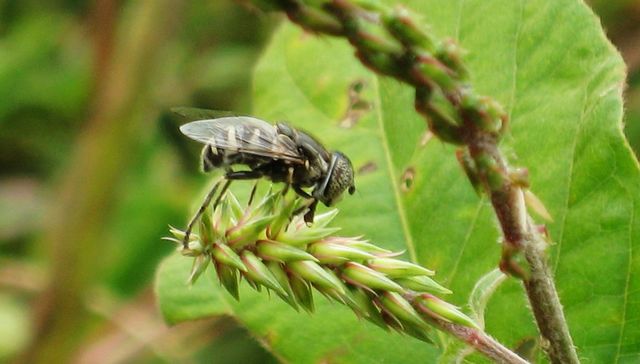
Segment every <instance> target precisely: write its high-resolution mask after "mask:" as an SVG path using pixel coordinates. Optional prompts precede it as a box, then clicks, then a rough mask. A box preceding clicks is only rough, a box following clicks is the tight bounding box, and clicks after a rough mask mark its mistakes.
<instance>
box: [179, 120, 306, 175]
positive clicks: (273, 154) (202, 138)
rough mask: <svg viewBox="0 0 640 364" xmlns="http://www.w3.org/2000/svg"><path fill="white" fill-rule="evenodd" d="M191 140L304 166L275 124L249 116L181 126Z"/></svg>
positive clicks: (292, 145)
mask: <svg viewBox="0 0 640 364" xmlns="http://www.w3.org/2000/svg"><path fill="white" fill-rule="evenodd" d="M180 131H181V132H182V133H183V134H184V135H186V136H188V137H189V138H191V139H193V140H196V141H198V142H200V143H203V144H209V145H211V146H214V147H216V148H220V149H225V150H229V151H235V152H240V153H248V154H253V155H259V156H264V157H270V158H276V159H284V160H288V161H291V162H294V163H300V164H303V163H304V159H303V157H302V155H301V154H300V153H299V152H298V148H297V146H296V145H295V143H294V142H293V141H292V140H291V139H289V138H287V137H284V136H282V135H279V134H278V133H277V132H276V129H275V128H274V126H273V125H271V124H269V123H267V122H265V121H262V120H260V119H256V118H252V117H249V116H233V117H224V118H218V119H208V120H198V121H193V122H190V123H188V124H184V125H182V126H181V127H180Z"/></svg>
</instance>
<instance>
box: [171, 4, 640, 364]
mask: <svg viewBox="0 0 640 364" xmlns="http://www.w3.org/2000/svg"><path fill="white" fill-rule="evenodd" d="M406 5H407V6H408V7H409V8H411V9H413V10H415V11H417V12H419V13H420V14H422V17H423V18H422V20H423V21H425V22H426V23H427V24H430V25H431V26H432V28H433V30H434V31H435V32H436V33H437V34H439V35H441V36H442V35H449V36H452V37H453V38H456V39H458V40H459V42H460V43H461V45H462V46H463V47H464V48H465V49H467V50H468V52H469V53H468V56H467V57H466V61H467V62H468V63H467V64H468V67H469V70H470V73H471V79H472V82H473V85H474V87H475V88H476V89H477V90H478V91H479V92H480V93H482V94H487V95H491V96H494V97H496V98H497V99H498V100H499V101H500V102H501V103H502V104H503V105H505V108H506V109H507V110H508V112H509V114H510V116H511V133H510V136H509V137H508V138H507V140H506V141H505V143H504V146H505V147H506V148H508V149H509V150H511V151H513V153H512V154H513V156H512V157H513V158H515V156H516V155H517V158H518V159H517V163H518V164H519V165H524V166H527V167H528V168H529V170H530V173H531V179H532V182H533V190H534V191H535V192H536V194H538V196H540V197H541V198H542V200H543V201H545V204H546V206H547V207H548V209H549V211H550V212H551V214H552V215H553V217H554V219H555V222H553V223H550V224H549V226H548V227H549V230H550V234H551V237H552V238H553V240H554V241H555V244H553V245H551V246H550V247H549V252H550V254H551V256H552V260H553V266H554V268H555V274H556V278H557V284H558V287H559V290H560V296H561V300H562V302H563V303H564V305H565V307H566V315H567V318H568V320H569V326H570V328H571V330H572V333H573V335H574V339H575V343H576V345H577V346H578V348H579V354H580V356H581V357H583V358H588V359H589V360H591V361H594V362H606V361H611V360H612V358H615V359H616V360H620V361H623V360H631V361H633V360H634V358H635V359H637V358H638V356H640V344H638V343H639V342H640V332H639V331H638V330H635V329H634V327H635V326H634V324H633V323H634V322H635V321H637V320H638V315H640V308H639V307H638V302H640V297H638V295H640V290H639V289H638V284H639V283H638V281H637V277H638V275H639V273H640V272H639V270H640V266H638V264H637V262H638V259H637V257H636V256H635V255H634V254H635V252H636V251H637V250H638V238H639V237H638V233H637V222H636V221H635V218H634V216H636V215H637V213H638V211H637V209H638V208H637V207H636V206H637V205H638V204H637V203H636V200H638V197H639V192H640V191H638V185H637V180H638V177H639V175H638V166H637V162H636V161H635V159H634V157H633V155H632V154H631V152H630V149H629V148H628V145H627V144H626V141H625V140H624V137H623V135H622V133H621V113H622V102H621V85H622V82H623V79H624V67H623V65H622V62H621V59H620V57H619V55H618V54H617V53H616V52H615V51H614V50H613V48H612V47H611V45H610V44H609V43H608V41H607V40H606V39H605V37H604V35H603V32H602V30H601V28H600V25H599V24H598V21H597V19H596V18H595V16H594V15H593V14H592V13H591V12H590V11H589V10H588V9H587V8H586V7H585V6H584V4H582V3H581V2H579V1H573V0H565V1H555V2H551V1H542V0H539V1H531V2H523V1H517V2H514V1H507V0H504V1H495V2H490V3H489V2H485V1H481V0H478V1H465V2H450V3H443V2H437V1H417V0H416V1H409V2H406ZM558 19H562V22H559V21H558ZM354 84H361V85H363V89H362V91H361V92H356V91H355V89H354V88H353V87H352V86H353V85H354ZM254 92H255V99H254V102H255V114H256V115H257V116H259V117H262V118H264V119H267V120H282V119H284V120H288V121H290V122H292V123H293V124H295V125H296V126H299V127H302V128H305V129H308V130H310V131H312V132H315V134H316V135H318V137H319V138H320V139H321V140H322V141H323V142H324V143H326V144H327V145H329V146H331V147H332V148H333V147H335V148H337V149H340V150H342V151H343V152H345V153H346V154H347V155H349V156H350V157H351V158H352V160H353V162H354V166H355V168H356V169H360V170H361V173H359V174H358V176H357V180H356V182H357V186H358V190H359V194H356V195H355V197H351V198H345V200H344V201H343V202H342V203H341V204H340V208H341V211H342V212H341V214H340V215H339V217H338V218H337V223H336V225H337V226H341V227H343V228H344V231H345V232H346V233H353V234H365V235H366V237H367V238H370V239H372V240H374V241H376V242H379V243H381V244H383V245H384V246H385V247H387V248H389V249H394V250H396V249H406V251H407V254H408V255H409V257H410V258H411V259H414V260H416V261H418V262H420V263H422V264H425V265H426V266H429V267H436V268H437V270H438V272H439V276H444V277H447V280H446V283H447V284H448V286H450V287H452V289H453V291H454V296H453V299H452V301H453V302H457V303H458V304H463V303H465V302H466V301H467V295H468V294H469V292H471V289H472V288H473V286H474V285H475V283H476V281H477V280H478V279H479V278H480V277H482V276H483V275H484V274H485V273H487V272H488V271H490V270H491V269H492V268H493V267H495V265H496V263H497V261H498V259H499V255H500V252H499V245H497V244H495V241H496V239H497V238H498V232H497V230H496V227H495V223H494V217H493V216H492V210H491V209H490V207H489V206H488V204H487V203H486V201H484V200H483V199H482V198H478V197H477V195H476V194H475V192H474V191H473V188H472V187H471V186H470V185H469V183H468V181H467V180H466V177H465V176H464V175H463V173H462V171H461V169H460V167H459V166H458V165H457V162H456V160H455V156H454V149H453V148H452V147H449V146H447V145H443V144H442V143H440V142H438V141H436V140H429V139H428V137H425V122H424V120H423V119H421V118H420V117H419V116H417V114H416V113H415V112H414V111H413V108H412V101H411V100H412V97H413V95H412V94H411V90H410V89H408V88H406V87H405V86H403V85H400V84H398V83H397V82H396V81H393V80H389V79H381V78H377V77H375V76H374V75H372V74H371V73H369V72H368V71H366V70H365V69H364V68H363V67H362V66H361V65H359V63H358V62H357V61H356V60H355V58H354V57H353V55H352V51H351V48H350V47H349V46H348V45H347V44H346V43H345V42H344V41H341V40H332V39H327V38H322V39H318V38H316V37H314V36H312V35H309V34H303V33H302V32H301V31H299V30H297V29H295V28H294V27H293V26H291V25H288V24H287V25H285V26H283V27H282V28H281V29H280V30H279V31H278V32H277V34H276V35H275V37H274V38H273V39H272V41H271V44H270V46H269V47H268V49H267V50H266V52H265V54H264V56H263V58H262V60H261V62H260V63H259V65H258V67H257V68H256V74H255V79H254ZM349 95H351V100H350V97H349ZM356 101H357V102H356ZM356 103H358V104H360V105H362V104H363V103H364V104H369V105H372V106H373V108H372V109H371V110H369V111H365V112H364V114H363V115H360V114H362V110H361V109H359V112H354V110H353V108H351V113H349V114H347V112H348V110H349V109H350V107H349V106H350V105H351V106H353V105H354V104H356ZM347 116H349V117H350V118H351V120H350V121H353V119H357V120H356V121H355V126H354V127H352V128H346V129H345V128H342V127H341V125H343V126H344V125H345V124H348V123H347V122H345V119H346V117H347ZM359 116H362V117H361V118H359ZM425 141H426V142H425ZM636 255H637V254H636ZM165 273H166V272H160V279H161V281H162V279H165V276H166V274H165ZM186 275H187V270H186V269H185V270H184V271H183V277H185V279H186ZM167 279H168V278H167ZM211 289H216V288H214V287H211ZM160 293H161V294H163V292H162V291H161V292H160ZM225 297H226V299H225V302H227V303H228V302H230V300H229V296H228V295H227V296H225ZM241 297H242V299H241V302H240V303H238V304H234V305H233V307H234V308H233V312H234V314H235V315H236V316H237V317H238V318H239V319H240V320H241V321H242V322H243V323H244V324H245V325H247V327H248V328H249V329H250V330H252V331H253V332H254V333H255V334H256V335H258V336H260V337H263V338H265V339H266V340H267V342H268V343H269V345H270V346H271V348H272V349H273V350H274V351H275V352H276V353H277V355H279V356H281V357H282V358H284V359H285V360H288V361H295V362H316V361H319V360H321V359H322V358H327V357H328V356H330V357H331V358H335V357H336V356H339V357H340V361H341V362H382V361H384V360H389V359H392V360H393V362H405V361H406V360H408V357H407V353H408V352H410V353H411V354H412V355H411V358H413V359H409V360H412V361H415V358H420V359H419V360H420V361H422V362H425V361H427V362H428V361H430V359H429V358H434V356H433V355H435V352H434V351H433V350H432V349H430V348H428V347H425V345H421V344H420V343H419V342H417V341H416V340H414V339H411V338H404V337H399V336H398V335H387V334H384V333H383V332H381V331H380V330H379V329H377V328H375V327H372V326H367V324H365V323H356V322H355V320H354V319H352V318H350V317H348V316H349V315H348V314H346V313H345V311H344V310H343V309H341V308H338V307H331V308H330V309H329V308H328V307H326V304H325V302H324V301H322V300H318V302H319V303H320V304H321V305H322V307H321V308H320V309H319V310H318V312H316V314H315V315H313V316H311V317H306V316H303V315H301V314H298V313H295V312H293V311H292V310H289V309H288V308H287V307H285V305H284V304H281V303H276V302H271V301H269V300H267V299H266V297H264V295H262V296H260V295H256V294H249V293H248V292H241ZM162 299H163V300H171V299H172V298H171V297H169V296H168V295H163V297H162ZM195 300H196V298H194V301H195ZM191 304H194V303H193V302H192V303H191ZM201 304H203V305H204V304H207V303H206V302H201ZM218 310H219V309H218V308H216V309H213V308H212V309H210V310H209V312H208V313H207V314H215V313H216V311H218ZM165 314H170V313H167V312H165ZM485 321H486V325H487V331H488V332H489V333H491V334H493V335H495V336H496V337H497V338H498V339H499V340H500V341H502V342H503V343H505V344H507V345H508V346H516V345H517V344H518V343H519V342H521V341H523V340H526V339H527V338H529V337H533V336H536V331H535V327H534V326H533V325H532V318H531V314H530V312H529V311H528V309H527V307H526V303H525V299H524V296H523V293H522V289H521V287H519V285H518V283H517V282H516V281H514V280H508V281H507V282H506V283H505V284H503V285H502V286H501V287H499V288H498V290H497V292H496V293H495V295H494V297H493V298H492V300H491V301H490V302H489V303H488V307H487V312H486V317H485ZM356 338H357V343H358V345H353V342H352V340H355V339H356ZM380 342H385V344H384V350H381V349H380V348H379V343H380ZM400 343H401V344H400ZM381 352H383V353H381ZM471 358H472V359H473V360H474V361H475V360H479V359H478V358H477V357H475V356H474V357H471Z"/></svg>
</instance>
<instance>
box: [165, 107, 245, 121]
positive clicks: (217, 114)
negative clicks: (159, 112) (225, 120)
mask: <svg viewBox="0 0 640 364" xmlns="http://www.w3.org/2000/svg"><path fill="white" fill-rule="evenodd" d="M171 112H173V113H174V114H176V115H178V116H179V117H180V119H182V121H184V122H188V121H196V120H205V119H217V118H222V117H229V116H237V114H234V113H233V112H231V111H222V110H210V109H200V108H197V107H184V106H177V107H172V108H171Z"/></svg>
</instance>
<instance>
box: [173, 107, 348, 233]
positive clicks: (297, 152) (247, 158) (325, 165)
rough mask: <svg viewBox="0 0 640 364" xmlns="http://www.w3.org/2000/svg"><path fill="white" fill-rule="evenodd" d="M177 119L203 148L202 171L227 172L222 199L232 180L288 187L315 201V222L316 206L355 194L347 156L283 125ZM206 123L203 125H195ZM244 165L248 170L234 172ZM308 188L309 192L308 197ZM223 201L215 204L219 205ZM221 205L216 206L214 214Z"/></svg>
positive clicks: (205, 114)
mask: <svg viewBox="0 0 640 364" xmlns="http://www.w3.org/2000/svg"><path fill="white" fill-rule="evenodd" d="M174 111H175V112H176V113H178V114H180V115H182V116H183V117H186V118H189V119H191V120H194V119H196V121H192V122H190V123H188V124H184V125H182V126H181V127H180V131H181V132H182V133H183V134H184V135H186V136H187V137H189V138H191V139H193V140H196V141H198V142H200V143H203V144H204V148H203V149H202V155H201V163H202V169H203V170H204V171H205V172H209V171H211V170H214V169H218V168H223V169H224V170H225V175H224V176H225V179H226V183H225V184H224V186H223V188H222V191H221V192H220V195H219V198H220V197H221V196H222V194H224V192H225V191H226V189H227V188H228V187H229V184H230V183H231V181H232V180H249V179H259V178H263V177H264V178H267V179H269V180H271V181H273V182H284V183H286V184H287V185H290V186H291V187H292V188H293V189H294V191H296V193H298V194H299V195H300V196H302V197H305V198H308V199H311V203H310V204H309V207H308V211H307V213H306V214H305V216H304V219H305V221H306V222H308V223H309V222H313V217H314V213H315V208H316V205H317V202H318V201H321V202H322V203H323V204H325V205H326V206H331V205H333V204H334V203H335V202H337V201H338V200H339V199H340V198H341V196H342V193H343V192H344V191H345V190H348V191H349V193H350V194H353V193H354V192H355V185H354V181H353V175H354V173H353V166H352V165H351V161H350V160H349V158H347V156H345V155H344V154H342V153H340V152H337V151H333V152H329V151H327V150H326V149H325V148H324V147H323V146H322V144H320V143H319V142H318V141H317V140H316V139H315V138H313V137H312V136H311V135H309V134H307V133H305V132H303V131H300V130H297V129H295V128H293V127H291V126H289V125H287V124H285V123H281V122H279V123H277V124H276V125H271V124H269V123H267V122H265V121H262V120H260V119H256V118H252V117H248V116H227V117H218V118H215V117H214V118H210V117H211V116H213V115H216V114H217V112H215V111H210V110H202V109H187V108H178V109H175V110H174ZM197 119H203V120H197ZM236 165H244V166H246V167H248V169H246V170H233V169H232V166H236ZM217 188H218V184H216V185H215V186H214V188H213V189H212V190H211V191H210V192H209V194H208V195H207V198H206V199H205V201H204V203H203V205H202V206H201V208H200V210H199V211H198V213H197V214H196V215H195V216H194V217H193V219H192V220H191V221H190V222H189V226H188V227H187V231H186V236H185V240H184V243H185V245H186V244H187V241H188V239H189V234H190V232H191V229H192V227H193V224H194V223H195V221H196V220H197V219H198V218H199V217H200V215H201V214H202V213H203V212H204V210H205V209H206V206H207V205H208V204H209V203H210V202H211V199H212V197H213V195H215V193H216V191H217ZM304 188H311V191H310V193H309V192H307V191H305V190H304ZM219 198H218V200H217V201H219ZM216 205H217V203H215V202H214V208H215V206H216Z"/></svg>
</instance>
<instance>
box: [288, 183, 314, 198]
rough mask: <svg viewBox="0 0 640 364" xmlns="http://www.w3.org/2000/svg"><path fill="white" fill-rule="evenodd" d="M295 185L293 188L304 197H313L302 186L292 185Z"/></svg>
mask: <svg viewBox="0 0 640 364" xmlns="http://www.w3.org/2000/svg"><path fill="white" fill-rule="evenodd" d="M291 186H292V187H293V190H294V191H296V193H297V194H298V195H300V196H302V197H304V198H312V197H313V196H311V195H310V194H308V193H307V191H305V190H303V189H302V188H300V186H298V185H291Z"/></svg>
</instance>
